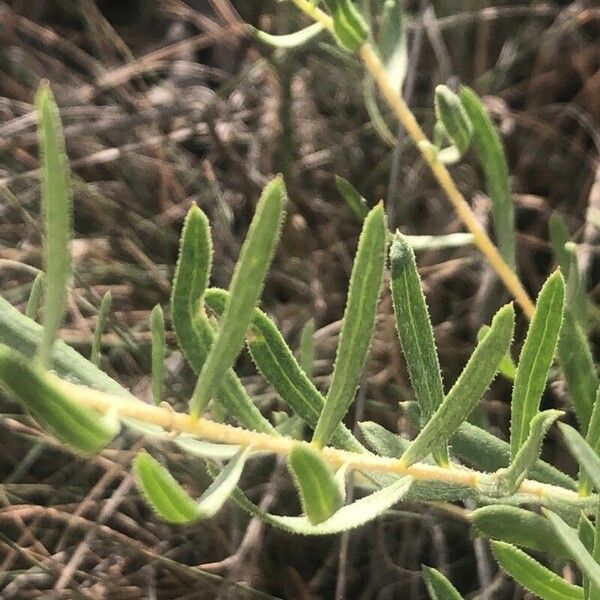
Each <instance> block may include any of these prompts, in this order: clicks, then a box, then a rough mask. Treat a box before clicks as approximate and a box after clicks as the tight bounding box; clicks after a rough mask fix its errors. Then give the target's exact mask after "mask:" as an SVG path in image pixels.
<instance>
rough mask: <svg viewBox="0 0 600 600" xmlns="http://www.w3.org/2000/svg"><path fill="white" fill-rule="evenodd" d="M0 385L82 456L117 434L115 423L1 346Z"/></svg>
mask: <svg viewBox="0 0 600 600" xmlns="http://www.w3.org/2000/svg"><path fill="white" fill-rule="evenodd" d="M0 383H1V385H2V387H3V388H4V389H6V390H7V391H8V392H9V393H10V394H11V395H13V396H14V397H15V398H16V399H17V400H18V401H19V402H20V403H21V404H22V405H23V406H24V407H25V408H26V409H27V410H28V411H29V412H30V413H31V415H32V416H33V418H34V419H35V420H36V421H37V422H38V423H39V425H40V426H41V427H42V428H43V429H45V430H47V431H49V432H50V433H52V434H53V435H54V436H55V437H57V438H58V439H59V440H61V441H62V442H64V443H65V444H67V445H68V446H70V447H71V448H73V449H75V450H79V451H81V452H83V453H85V454H94V453H96V452H99V451H100V450H101V449H102V448H104V446H106V445H107V444H109V443H110V441H111V440H112V439H113V438H114V437H115V436H116V435H117V433H118V432H119V424H118V421H117V420H116V419H115V418H113V416H110V417H108V418H102V417H101V416H100V415H99V414H98V413H97V412H94V411H92V410H90V409H88V408H85V407H83V406H81V405H80V404H79V403H78V402H76V401H75V400H73V399H71V397H70V396H69V395H67V394H66V393H65V392H64V391H63V390H62V389H61V388H59V387H58V386H57V385H56V383H55V382H54V380H53V376H52V375H51V374H49V373H46V372H44V371H43V370H42V369H40V368H38V367H36V366H33V365H32V364H31V363H30V362H29V361H28V360H27V359H26V358H25V357H24V356H23V355H21V354H19V353H18V352H16V351H14V350H12V349H10V348H8V347H7V346H4V345H0Z"/></svg>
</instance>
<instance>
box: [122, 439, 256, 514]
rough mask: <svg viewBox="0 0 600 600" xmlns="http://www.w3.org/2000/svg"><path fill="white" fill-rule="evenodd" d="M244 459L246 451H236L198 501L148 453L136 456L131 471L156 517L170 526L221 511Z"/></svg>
mask: <svg viewBox="0 0 600 600" xmlns="http://www.w3.org/2000/svg"><path fill="white" fill-rule="evenodd" d="M247 456H248V450H243V451H240V452H238V453H237V454H236V455H235V456H234V457H233V458H232V459H231V460H230V461H229V462H228V463H227V465H226V466H225V468H224V469H223V470H222V471H221V472H220V473H219V475H218V476H217V477H216V478H215V480H214V481H213V482H212V484H211V485H210V487H209V488H208V489H207V490H206V491H205V492H204V494H202V496H200V498H199V499H198V500H194V499H193V498H192V497H191V496H190V495H189V494H188V493H187V492H186V491H185V490H184V489H183V488H182V487H181V485H179V483H177V481H176V480H175V478H174V477H173V476H172V475H171V473H169V471H168V470H167V469H166V468H165V467H163V466H162V465H161V464H160V463H159V462H158V461H157V460H156V459H155V458H153V457H152V456H150V455H149V454H148V453H147V452H140V453H139V454H138V455H137V456H136V458H135V460H134V461H133V469H134V472H135V474H136V477H137V481H138V485H139V487H140V489H141V491H142V492H143V494H144V496H145V498H146V500H147V501H148V503H149V504H150V505H151V506H152V508H153V509H154V510H155V511H156V512H157V514H158V515H159V516H160V517H161V518H162V519H164V520H165V521H167V522H169V523H176V524H185V523H192V522H194V521H199V520H200V519H209V518H210V517H212V516H214V515H215V514H216V513H217V512H218V511H219V510H220V508H221V507H222V506H223V504H225V501H226V500H227V499H228V498H229V496H231V494H232V492H233V491H234V490H235V488H236V486H237V483H238V481H239V480H240V477H241V475H242V471H243V469H244V465H245V463H246V458H247Z"/></svg>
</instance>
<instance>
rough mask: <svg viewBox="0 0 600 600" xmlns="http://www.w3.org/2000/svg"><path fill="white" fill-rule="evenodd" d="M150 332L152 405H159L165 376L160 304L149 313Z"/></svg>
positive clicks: (162, 318)
mask: <svg viewBox="0 0 600 600" xmlns="http://www.w3.org/2000/svg"><path fill="white" fill-rule="evenodd" d="M150 332H151V334H152V398H153V399H154V404H160V403H161V402H162V397H163V379H164V375H165V317H164V315H163V311H162V308H161V307H160V304H157V305H156V306H155V307H154V308H153V309H152V312H151V313H150Z"/></svg>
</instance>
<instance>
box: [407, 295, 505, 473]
mask: <svg viewBox="0 0 600 600" xmlns="http://www.w3.org/2000/svg"><path fill="white" fill-rule="evenodd" d="M514 320H515V313H514V309H513V306H512V304H507V305H505V306H504V307H502V308H501V309H500V310H499V311H498V312H497V313H496V315H495V316H494V319H493V320H492V324H491V327H490V331H489V332H488V334H487V335H486V336H485V337H484V338H483V339H482V340H481V341H480V342H479V344H478V345H477V347H476V348H475V351H474V352H473V354H472V355H471V358H470V359H469V361H468V362H467V365H466V366H465V368H464V369H463V372H462V373H461V375H460V377H459V378H458V380H457V381H456V383H455V384H454V386H453V387H452V389H451V390H450V391H449V392H448V394H447V396H446V398H445V399H444V401H443V403H442V404H441V406H440V407H439V408H438V409H437V411H436V412H435V414H434V415H433V417H432V418H431V419H430V420H429V421H428V422H427V424H426V425H425V427H424V428H423V429H422V430H421V432H420V433H419V435H418V436H417V437H416V439H415V440H414V441H413V443H412V444H411V445H410V446H409V448H408V450H407V451H406V452H405V453H404V455H403V456H402V458H401V459H400V460H401V462H402V464H404V465H406V466H408V465H411V464H412V463H414V462H417V461H419V460H421V459H422V458H424V457H425V456H427V455H428V454H429V453H430V452H431V451H432V450H433V449H434V448H436V447H438V446H439V445H440V444H441V443H445V442H447V441H448V439H449V438H450V437H451V436H452V434H453V433H454V432H455V431H456V430H457V429H458V427H459V426H460V424H461V423H462V422H463V421H465V420H466V419H467V417H468V416H469V414H470V413H471V411H472V410H473V409H474V408H475V406H476V405H477V402H479V400H480V398H481V396H482V395H483V393H484V392H485V390H486V389H487V388H488V386H489V385H490V383H491V382H492V380H493V379H494V376H495V375H496V372H497V370H498V365H499V364H500V361H501V360H502V358H503V356H504V355H505V354H506V351H507V350H508V348H509V346H510V343H511V340H512V334H513V327H514Z"/></svg>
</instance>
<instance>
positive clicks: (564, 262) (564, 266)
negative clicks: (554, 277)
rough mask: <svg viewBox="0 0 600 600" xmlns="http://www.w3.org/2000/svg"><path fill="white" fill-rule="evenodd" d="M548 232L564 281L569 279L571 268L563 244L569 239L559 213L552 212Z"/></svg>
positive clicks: (569, 258) (569, 259)
mask: <svg viewBox="0 0 600 600" xmlns="http://www.w3.org/2000/svg"><path fill="white" fill-rule="evenodd" d="M548 231H549V233H550V243H551V244H552V250H553V252H554V256H555V257H556V261H557V262H558V266H559V267H560V270H561V271H562V274H563V277H564V278H565V279H568V278H569V268H570V266H571V257H570V256H569V252H568V251H567V249H566V248H565V244H566V243H567V242H568V241H569V240H570V239H571V237H570V235H569V230H568V229H567V225H566V223H565V221H564V219H563V218H562V217H561V216H560V214H559V213H557V212H553V213H552V214H551V215H550V219H549V220H548Z"/></svg>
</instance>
